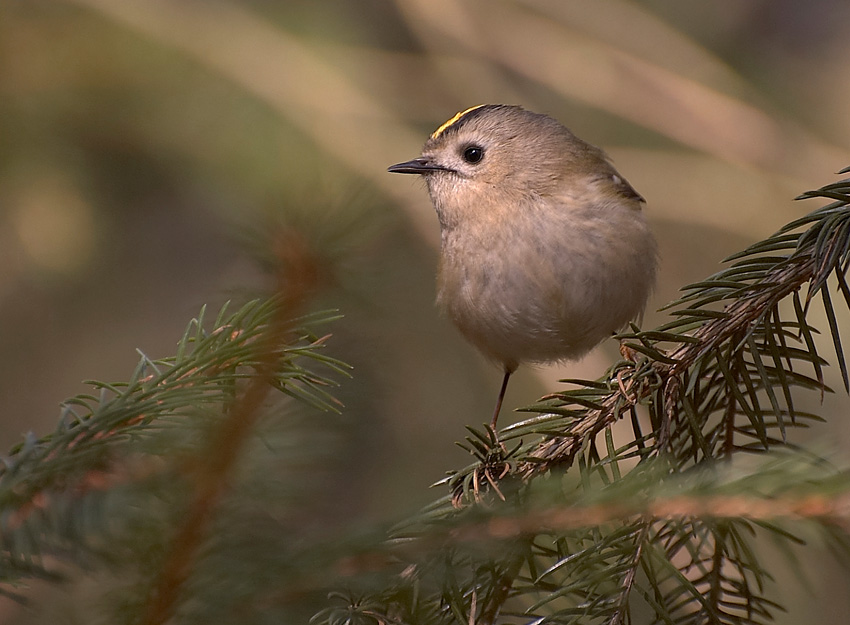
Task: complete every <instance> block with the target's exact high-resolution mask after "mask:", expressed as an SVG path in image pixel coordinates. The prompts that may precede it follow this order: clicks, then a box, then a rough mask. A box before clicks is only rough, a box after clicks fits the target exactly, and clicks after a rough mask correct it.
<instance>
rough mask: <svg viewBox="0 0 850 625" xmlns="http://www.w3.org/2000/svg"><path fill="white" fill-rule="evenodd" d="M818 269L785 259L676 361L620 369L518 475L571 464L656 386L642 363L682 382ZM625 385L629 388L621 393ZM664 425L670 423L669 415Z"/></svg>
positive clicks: (661, 435)
mask: <svg viewBox="0 0 850 625" xmlns="http://www.w3.org/2000/svg"><path fill="white" fill-rule="evenodd" d="M817 271H818V267H817V264H816V262H815V259H814V258H813V257H812V256H811V255H808V254H800V255H798V256H794V257H792V258H791V259H789V261H788V262H785V263H783V264H782V265H781V266H779V267H777V268H775V269H773V270H772V271H770V272H769V273H768V274H767V275H766V276H765V278H764V280H762V281H761V282H760V283H759V284H768V285H772V286H773V288H769V289H760V290H756V289H754V290H753V291H752V293H751V295H749V296H745V297H741V298H739V299H736V300H734V301H732V302H730V303H729V304H728V306H727V307H726V309H725V312H726V313H727V315H726V316H725V317H723V318H718V319H712V320H711V321H708V322H707V323H705V324H703V325H702V326H700V327H699V328H698V329H697V330H696V331H695V332H694V333H693V335H692V336H693V337H695V338H697V339H699V342H694V343H683V344H682V345H681V346H679V347H678V348H676V349H674V350H673V351H672V352H670V353H669V354H668V356H669V357H670V358H671V359H673V360H674V361H675V362H674V364H668V363H664V362H658V361H654V362H649V363H641V364H634V363H632V364H631V365H630V368H629V369H621V370H620V372H619V374H618V382H619V384H618V385H617V386H616V387H615V388H614V389H613V390H612V391H611V393H610V394H609V395H607V396H605V397H604V398H603V399H602V401H601V402H599V403H600V404H601V408H598V409H590V410H588V411H587V413H586V416H585V417H584V418H583V419H580V420H578V421H577V422H574V423H572V424H571V425H570V428H569V431H568V432H567V433H565V434H564V435H563V436H559V437H555V438H550V439H548V440H545V441H543V442H542V443H540V444H539V445H538V446H537V448H536V449H535V450H534V451H532V452H530V453H529V456H530V457H532V458H534V459H535V460H534V461H532V462H526V463H523V464H521V465H520V467H519V471H520V475H521V476H522V477H523V478H525V479H529V478H531V477H533V476H535V475H539V474H541V473H544V472H546V471H549V470H551V469H553V468H555V467H561V468H569V467H570V466H572V464H573V462H574V461H575V457H576V454H577V453H578V452H579V450H580V449H582V447H583V446H584V445H585V443H586V442H587V441H590V440H592V439H593V438H594V437H595V436H596V435H597V434H599V433H600V432H602V431H603V430H604V429H605V428H606V427H608V426H610V425H612V424H613V423H615V422H616V421H617V420H618V419H619V418H620V415H621V414H622V412H623V410H625V409H627V408H630V407H632V406H636V405H637V404H639V403H640V402H641V401H642V400H644V399H646V398H647V397H649V396H650V395H651V394H652V393H653V392H654V391H655V389H656V388H658V385H655V384H650V383H649V382H648V381H647V377H648V376H643V377H641V378H639V379H638V380H636V378H637V376H636V374H637V373H638V372H639V371H643V370H645V367H651V368H652V369H653V370H654V373H655V375H656V376H657V377H658V378H660V379H661V384H660V387H661V388H666V389H668V390H669V389H674V388H677V387H678V386H679V385H680V384H681V382H679V383H677V384H673V385H672V386H670V384H672V381H673V380H676V379H679V380H680V379H681V378H680V376H681V375H683V373H684V372H685V371H686V370H687V369H688V368H689V367H690V366H692V365H693V364H694V363H695V362H696V361H697V360H698V359H699V358H701V357H702V356H704V355H705V354H707V353H710V352H711V351H712V350H714V349H717V348H718V347H719V346H720V345H722V344H723V343H724V342H726V341H728V340H730V339H732V338H733V337H735V336H743V335H745V334H746V333H747V332H748V331H750V329H751V327H752V325H753V324H754V323H755V322H757V321H758V320H759V319H761V318H762V317H763V316H764V315H765V314H767V313H768V312H769V311H770V310H772V309H773V308H774V307H775V306H776V305H777V304H778V303H779V302H780V301H781V300H782V299H784V298H785V297H788V296H789V295H791V294H792V293H794V292H795V291H797V290H798V289H799V288H800V287H801V286H802V285H803V284H805V283H807V282H810V281H811V280H812V279H813V278H815V277H816V276H817ZM624 371H625V373H624ZM624 378H625V379H626V382H625V385H624V384H623V379H624ZM624 386H625V389H626V391H627V392H624V390H623V388H624ZM669 408H671V406H669V405H668V404H665V414H667V410H668V409H669ZM668 417H669V415H668ZM666 426H667V427H669V426H670V423H669V418H668V423H667V424H666ZM662 430H664V428H662ZM657 436H658V438H657V440H656V447H657V449H658V450H659V451H661V450H663V448H664V444H662V443H665V444H666V441H668V440H670V437H669V432H666V431H661V432H658V433H657Z"/></svg>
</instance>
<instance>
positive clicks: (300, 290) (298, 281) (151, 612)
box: [142, 231, 321, 625]
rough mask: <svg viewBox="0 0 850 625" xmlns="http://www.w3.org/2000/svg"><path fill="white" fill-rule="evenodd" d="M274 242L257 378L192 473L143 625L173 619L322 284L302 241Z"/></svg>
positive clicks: (286, 235) (284, 238) (291, 236)
mask: <svg viewBox="0 0 850 625" xmlns="http://www.w3.org/2000/svg"><path fill="white" fill-rule="evenodd" d="M276 243H277V245H276V249H275V252H276V256H277V259H278V261H279V263H280V269H279V273H278V276H277V279H278V291H279V293H280V294H281V301H280V305H279V306H278V308H277V310H276V311H275V315H274V317H273V318H272V320H271V321H270V323H269V327H268V332H267V334H266V336H265V337H264V338H263V339H261V344H262V348H261V349H262V351H261V353H260V355H259V357H258V364H257V365H256V370H255V375H254V377H252V379H251V381H250V382H249V383H248V385H247V386H246V388H245V389H244V391H243V392H242V394H241V395H240V396H239V397H238V398H237V399H236V401H235V402H234V403H233V405H232V406H231V407H230V410H229V412H228V414H227V416H226V417H225V419H224V420H223V422H222V423H221V425H220V427H219V428H218V431H217V432H215V433H214V435H213V437H212V441H211V443H210V445H209V447H208V449H207V450H206V451H205V453H204V454H203V455H202V456H201V457H199V458H198V459H197V462H196V467H197V468H196V470H195V471H194V472H193V474H192V475H193V478H194V480H195V483H194V485H193V491H194V496H193V498H192V500H191V501H190V502H189V504H188V507H187V509H186V512H185V514H184V515H183V516H182V522H181V524H180V526H179V527H178V528H177V531H176V532H175V534H174V538H173V542H172V547H171V550H170V551H169V552H168V554H167V556H166V559H165V562H164V564H163V566H162V569H161V571H160V575H159V579H158V580H157V582H156V584H155V585H154V588H153V589H152V592H151V594H150V596H149V598H148V602H147V606H146V608H145V616H144V618H143V620H142V623H144V624H145V625H162V624H163V623H166V622H167V621H169V620H170V619H171V618H172V617H173V616H174V614H175V612H176V608H177V606H178V603H179V599H180V595H181V593H182V590H183V587H184V586H185V583H186V581H187V580H188V579H189V576H190V575H191V573H192V570H193V568H194V565H195V562H196V560H197V557H198V552H199V550H200V547H201V546H202V544H203V542H204V540H206V538H207V536H208V534H209V530H210V526H211V525H212V522H213V520H214V513H215V510H216V508H217V506H218V504H219V502H220V501H221V500H222V498H223V496H224V495H225V494H226V492H227V490H228V486H229V478H230V476H231V475H232V474H233V470H234V468H235V465H236V463H237V461H238V459H239V456H240V452H241V451H242V450H243V448H244V445H245V443H246V441H247V440H248V438H249V437H250V435H251V433H252V432H253V431H254V426H255V425H256V423H257V420H258V418H259V416H260V414H261V407H262V403H263V401H264V400H265V398H266V396H267V395H268V394H269V392H270V391H271V389H272V388H273V387H272V382H273V381H274V378H275V368H276V364H277V361H278V359H279V357H280V355H279V348H280V346H282V345H285V344H286V343H287V341H289V340H291V339H292V338H293V337H292V330H293V328H292V327H291V322H290V320H291V319H294V318H296V317H297V316H298V315H299V314H300V313H301V312H302V311H303V308H304V306H305V304H306V302H307V300H308V298H309V297H310V296H311V295H312V293H313V292H314V291H315V289H316V288H317V286H318V284H319V282H320V276H321V272H320V264H319V263H318V262H317V259H316V257H315V256H314V255H313V254H312V252H311V250H310V249H309V247H308V245H307V243H306V242H305V241H304V239H303V238H301V237H300V236H299V235H298V234H297V233H295V232H293V231H285V232H283V233H281V236H280V237H279V238H278V239H277V241H276Z"/></svg>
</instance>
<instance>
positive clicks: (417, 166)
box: [387, 157, 451, 174]
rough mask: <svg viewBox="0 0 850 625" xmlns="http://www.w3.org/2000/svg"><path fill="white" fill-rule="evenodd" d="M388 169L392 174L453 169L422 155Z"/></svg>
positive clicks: (424, 172)
mask: <svg viewBox="0 0 850 625" xmlns="http://www.w3.org/2000/svg"><path fill="white" fill-rule="evenodd" d="M387 171H388V172H390V173H391V174H427V173H428V172H432V171H451V169H449V168H448V167H443V166H442V165H437V164H436V163H432V162H431V160H430V159H427V158H424V157H420V158H414V159H413V160H412V161H407V162H404V163H398V164H396V165H392V166H390V167H388V168H387Z"/></svg>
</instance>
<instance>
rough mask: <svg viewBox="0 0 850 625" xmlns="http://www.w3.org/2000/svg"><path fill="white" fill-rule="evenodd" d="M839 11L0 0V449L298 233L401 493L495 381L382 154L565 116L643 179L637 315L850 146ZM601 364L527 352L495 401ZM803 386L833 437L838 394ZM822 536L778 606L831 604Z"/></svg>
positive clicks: (725, 5) (434, 469) (547, 1)
mask: <svg viewBox="0 0 850 625" xmlns="http://www.w3.org/2000/svg"><path fill="white" fill-rule="evenodd" d="M848 27H850V3H848V2H847V1H846V0H812V1H809V2H799V1H796V0H715V1H714V2H710V3H707V2H696V1H691V0H647V1H644V2H632V1H628V0H577V1H574V0H570V1H564V0H397V1H395V2H393V1H390V0H322V1H316V0H286V1H278V2H274V1H271V0H265V1H263V0H232V1H230V2H225V1H219V0H204V1H201V0H170V1H165V0H144V1H138V0H136V1H133V0H3V2H2V3H0V400H2V404H0V405H2V409H3V417H2V420H1V421H0V450H2V449H8V448H9V447H10V446H11V445H12V444H13V443H14V442H16V441H17V440H19V439H20V437H21V435H22V433H24V432H26V431H34V432H36V433H39V434H41V433H44V432H47V431H49V430H50V429H51V428H52V427H53V426H54V424H55V422H56V419H57V417H58V404H59V402H60V401H61V400H63V399H64V398H66V397H68V396H71V395H74V394H76V393H79V392H81V391H83V390H85V387H84V386H83V385H82V383H81V381H82V380H85V379H101V380H108V381H119V380H122V379H125V378H126V377H127V376H128V375H129V374H130V372H131V371H132V369H133V367H134V365H135V363H136V360H137V357H138V356H137V353H136V351H135V350H136V349H137V348H138V349H141V350H142V351H144V353H146V354H148V355H149V356H151V357H161V356H167V355H169V354H170V353H171V352H172V351H173V346H174V345H175V343H176V341H177V339H178V338H179V336H180V335H181V333H182V331H183V328H184V327H185V325H186V324H187V323H188V321H189V320H190V319H191V318H192V317H193V316H194V315H195V314H197V312H198V309H199V308H200V307H201V305H203V304H210V305H211V306H213V307H214V308H217V307H218V306H219V305H220V304H221V303H222V302H224V301H225V300H227V299H230V298H234V299H237V300H239V299H244V298H245V297H248V296H250V295H251V294H252V293H259V292H262V290H263V289H264V288H265V286H267V279H266V276H265V273H264V250H263V242H264V241H266V240H267V239H268V236H267V235H268V234H269V232H273V231H274V229H275V228H279V227H297V228H299V229H300V230H302V231H304V232H305V233H307V234H308V236H309V237H310V240H311V241H314V242H315V244H316V245H317V246H319V247H321V248H322V249H323V250H324V251H325V252H326V253H327V258H328V263H329V266H330V267H331V268H332V271H331V274H332V279H331V280H329V282H328V285H327V288H326V289H325V290H324V291H323V293H322V295H321V296H320V297H319V299H318V301H317V302H316V304H315V305H316V307H317V308H323V307H324V308H338V309H340V310H341V311H342V313H343V314H344V315H345V317H344V319H343V320H342V321H339V322H337V323H336V324H335V325H334V327H333V332H334V338H333V340H332V341H331V348H330V351H331V352H332V354H333V355H335V356H337V357H340V358H342V359H343V360H346V361H348V362H349V363H351V364H352V365H353V366H354V367H355V369H354V372H353V374H354V378H353V380H352V381H349V382H346V383H344V384H343V386H342V387H341V388H340V389H339V393H338V395H339V396H340V397H341V398H342V399H343V401H344V402H345V404H346V406H347V409H346V413H345V416H346V418H347V419H350V424H349V427H348V428H347V430H346V431H347V436H348V437H349V441H348V443H349V444H348V449H350V452H349V454H350V457H349V458H347V459H345V462H346V463H347V465H346V466H347V467H348V471H347V473H346V474H347V479H349V480H350V491H349V492H350V494H351V496H350V498H349V503H350V502H351V501H357V502H358V503H357V506H356V508H358V510H357V512H358V514H359V515H360V517H362V519H367V520H368V519H384V518H387V517H391V516H393V515H397V514H401V513H403V512H404V511H406V510H410V509H412V508H413V507H415V506H417V505H419V504H422V503H424V502H426V501H428V500H429V499H431V498H433V497H435V496H436V495H437V494H438V493H436V492H435V491H433V490H430V491H429V490H428V489H427V486H428V485H429V484H430V483H431V482H433V481H436V480H437V479H439V478H440V477H441V476H442V474H443V472H444V471H446V470H447V469H451V468H455V467H458V466H462V465H463V464H466V462H467V460H466V456H465V454H464V452H463V451H462V450H460V449H459V448H457V447H455V446H454V445H453V444H452V443H453V441H455V440H459V439H462V438H463V436H464V434H465V431H464V429H463V424H465V423H470V424H475V425H477V424H480V423H482V422H484V421H486V420H487V419H488V418H489V414H490V411H491V409H492V402H493V400H494V399H495V395H496V392H497V389H498V383H499V381H500V377H501V376H500V372H499V371H498V370H497V369H496V368H495V367H493V366H492V365H490V364H488V363H487V362H485V361H484V360H483V359H482V358H481V357H480V356H478V355H477V354H476V353H475V352H474V351H473V349H472V348H471V347H468V346H467V345H466V344H465V343H463V341H462V339H461V338H460V336H459V335H458V334H457V333H456V332H455V330H453V329H452V328H451V327H450V325H449V324H448V322H447V321H445V320H443V319H440V318H439V317H438V315H437V314H436V310H435V308H434V306H433V291H434V287H433V279H434V269H435V265H436V254H437V243H438V229H437V222H436V219H435V217H434V215H433V210H432V209H431V206H430V203H429V201H428V199H427V194H426V192H425V190H424V187H423V185H422V184H421V182H419V181H418V180H414V179H413V177H402V176H391V175H389V174H387V173H386V167H387V166H388V165H390V164H392V163H395V162H399V161H402V160H408V159H410V158H413V157H414V156H416V155H418V153H419V150H420V147H421V144H422V143H423V142H424V140H425V138H426V137H427V135H428V133H430V132H431V131H432V130H433V129H434V128H436V127H437V126H438V125H439V124H440V123H442V122H443V121H444V120H445V119H447V118H448V117H450V116H451V115H453V114H454V113H455V112H456V111H458V110H462V109H465V108H467V107H469V106H471V105H474V104H479V103H484V102H503V103H510V104H521V105H523V106H525V107H527V108H530V109H532V110H536V111H540V112H546V113H548V114H550V115H552V116H554V117H556V118H558V119H560V120H561V121H563V122H564V123H565V124H566V125H568V126H569V127H570V128H571V129H572V130H573V131H574V132H575V133H576V134H578V135H579V136H581V137H582V138H584V139H586V140H588V141H590V142H592V143H595V144H597V145H599V146H601V147H603V148H604V149H605V150H606V151H608V153H609V154H610V155H611V156H612V158H613V159H614V162H615V164H616V165H617V167H618V169H619V170H620V172H621V173H622V174H623V175H624V176H626V177H627V178H628V179H629V180H630V182H631V183H632V184H633V185H634V186H635V188H637V189H638V190H639V191H640V192H641V193H642V194H643V195H644V196H645V197H646V198H647V200H648V207H647V211H648V213H647V214H648V216H649V219H650V221H651V223H652V225H653V227H654V229H655V231H656V233H657V236H658V239H659V244H660V248H661V255H662V267H661V275H660V281H659V285H658V288H657V290H656V293H655V295H654V297H653V299H652V301H651V306H650V307H651V309H652V310H650V311H649V312H648V314H647V317H646V320H645V324H646V325H650V324H655V323H657V322H659V321H660V320H662V319H663V315H662V314H660V313H655V312H653V311H654V309H656V308H658V307H659V306H661V305H663V304H664V303H666V302H667V301H670V300H671V299H674V298H675V297H676V292H677V290H678V289H679V288H680V287H681V286H682V285H684V284H686V283H688V282H693V281H697V280H699V279H700V278H702V277H704V276H707V275H709V274H711V273H713V272H714V271H716V270H717V269H718V268H719V265H718V263H719V261H720V260H721V259H722V258H723V257H724V256H726V255H727V254H730V253H732V252H735V251H737V250H739V249H741V248H742V247H744V246H746V245H748V244H749V243H752V242H755V241H757V240H758V239H760V238H763V237H765V236H767V235H769V234H770V233H772V232H773V231H775V230H776V229H777V228H778V227H780V226H781V225H782V224H784V223H786V222H788V221H790V220H792V219H794V218H795V217H798V216H800V215H802V214H803V213H805V212H808V211H809V210H812V209H814V208H816V207H817V204H813V203H811V202H810V203H800V202H796V203H795V202H794V201H793V200H792V199H793V197H794V196H796V195H797V194H799V193H800V192H802V191H805V190H807V189H811V188H816V187H819V186H821V185H823V184H826V183H828V182H831V181H833V180H835V176H834V172H836V171H837V170H839V169H840V168H842V167H845V166H848V165H850V114H848V106H847V102H848V101H850V80H849V79H850V63H848V61H850V38H848V37H847V36H846V33H847V29H848ZM841 323H842V324H844V326H845V327H848V319H847V317H846V316H845V317H843V318H842V320H841ZM824 353H828V349H825V350H824ZM616 357H617V351H616V345H614V344H608V345H604V346H602V347H600V348H599V349H598V350H597V351H595V352H594V353H593V354H592V355H590V356H588V357H587V358H586V359H584V360H583V361H582V362H580V363H572V364H569V365H564V366H559V367H553V368H547V369H540V370H531V369H528V368H525V369H522V370H521V371H520V373H519V374H518V375H517V376H516V379H515V380H514V382H513V383H512V386H511V389H510V391H509V394H508V398H507V403H506V407H507V408H514V407H519V406H522V405H526V404H529V403H531V402H533V401H534V400H535V399H536V398H537V397H539V396H540V395H541V394H543V393H544V392H546V391H547V390H554V389H556V388H557V382H556V381H557V380H558V379H559V378H563V377H585V378H595V377H596V376H598V375H600V374H601V373H602V372H603V371H604V370H605V368H606V367H607V366H608V365H609V364H610V363H611V362H613V360H614V359H615V358H616ZM832 382H833V386H836V387H838V386H840V384H837V383H836V378H833V380H832ZM813 407H814V408H817V409H818V410H823V412H825V413H827V414H828V416H829V417H830V420H831V421H830V423H829V424H828V425H827V426H825V427H823V428H820V429H819V430H818V431H817V432H813V433H812V434H811V435H810V437H811V438H813V439H814V440H815V441H816V444H818V445H821V447H822V448H823V449H825V453H827V454H832V455H834V456H835V457H837V458H839V459H840V458H842V457H843V455H842V450H843V449H846V446H847V444H848V442H850V436H848V433H850V430H848V427H847V421H846V420H847V414H846V413H847V407H848V401H847V398H846V397H845V396H842V395H840V394H839V395H836V396H835V397H828V398H827V399H826V402H825V406H824V407H823V408H820V407H819V406H813ZM503 415H506V413H503ZM504 418H505V421H506V422H507V421H508V420H509V419H510V418H511V417H509V416H505V417H504ZM517 418H518V417H517ZM799 440H807V439H806V438H805V435H804V436H803V437H801V438H800V439H799ZM824 557H825V556H824V554H823V553H816V554H815V555H813V556H811V558H809V559H808V560H805V561H804V562H803V564H802V565H801V566H802V567H803V570H804V571H805V572H806V573H807V575H808V576H809V582H810V588H809V589H802V588H801V587H800V585H799V583H797V582H796V581H794V580H793V579H788V580H785V583H784V585H785V586H788V587H791V588H793V589H794V590H793V592H788V593H785V594H786V598H787V600H788V601H790V602H793V604H794V605H792V606H791V607H792V608H794V609H792V616H791V617H788V620H786V621H782V620H781V621H780V622H788V623H793V622H800V621H799V620H796V619H799V617H800V615H801V614H805V615H807V619H808V621H810V622H821V623H845V622H846V614H847V611H848V609H850V600H848V598H847V596H848V592H847V591H848V577H847V575H846V573H844V572H842V571H841V569H839V568H837V567H835V566H834V565H833V564H832V563H831V562H828V561H827V563H821V562H820V561H819V559H820V558H824ZM782 579H784V578H781V579H780V581H782ZM799 606H805V607H802V608H801V607H799ZM801 610H802V611H801Z"/></svg>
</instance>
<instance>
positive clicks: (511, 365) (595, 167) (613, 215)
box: [388, 104, 658, 430]
mask: <svg viewBox="0 0 850 625" xmlns="http://www.w3.org/2000/svg"><path fill="white" fill-rule="evenodd" d="M388 171H389V172H392V173H399V174H419V175H421V176H423V177H424V179H425V182H426V184H427V186H428V192H429V194H430V196H431V201H432V203H433V204H434V209H435V210H436V212H437V218H438V219H439V222H440V232H441V244H440V261H439V271H438V275H437V303H438V306H439V307H440V308H441V309H442V311H443V312H444V313H445V314H446V315H447V316H448V317H449V319H451V320H452V322H454V324H455V325H456V326H457V328H458V329H459V330H460V331H461V333H462V334H463V335H464V336H465V337H466V338H467V339H468V340H469V341H470V342H471V343H472V344H473V345H474V346H475V347H477V348H478V349H479V350H480V351H481V352H482V353H483V354H484V355H485V356H487V357H488V358H490V359H491V360H493V361H495V362H497V363H499V364H501V365H502V367H503V368H504V378H503V379H502V386H501V389H500V391H499V397H498V399H497V402H496V409H495V411H494V413H493V418H492V421H491V427H492V428H493V429H494V430H495V428H496V421H497V419H498V417H499V412H500V411H501V407H502V401H503V399H504V397H505V390H506V389H507V385H508V380H509V379H510V376H511V374H512V373H513V372H514V371H515V370H516V368H517V367H518V366H519V364H520V363H521V362H529V363H547V362H555V361H566V360H575V359H578V358H580V357H581V356H583V355H584V354H586V353H587V352H588V351H590V350H591V349H592V348H593V347H595V346H596V345H597V344H598V343H599V342H601V341H602V340H603V339H604V338H605V337H607V336H610V335H611V334H612V333H614V332H616V331H617V330H619V329H621V328H623V327H624V326H625V325H626V324H627V323H628V322H629V321H630V320H632V319H635V318H637V317H639V316H640V315H641V314H642V312H643V309H644V307H645V305H646V301H647V298H648V297H649V293H650V291H651V290H652V287H653V285H654V283H655V271H656V265H657V256H658V253H657V249H656V244H655V239H654V237H653V236H652V232H651V231H650V229H649V226H648V225H647V223H646V218H645V216H644V213H643V211H642V210H641V208H642V204H643V203H644V199H643V197H641V195H640V194H639V193H638V192H637V191H635V190H634V189H633V188H632V186H631V185H630V184H629V183H628V182H626V180H625V178H623V177H622V176H621V175H620V174H619V173H617V170H616V169H614V167H613V165H611V162H610V160H609V159H608V157H607V155H606V154H605V153H604V152H603V151H602V150H601V149H599V148H597V147H595V146H593V145H590V144H589V143H586V142H584V141H582V140H581V139H579V138H578V137H576V136H575V135H574V134H573V133H572V132H570V131H569V130H568V129H567V128H566V127H564V126H563V125H561V124H560V123H559V122H558V121H556V120H555V119H553V118H551V117H549V116H548V115H542V114H539V113H533V112H531V111H527V110H525V109H523V108H521V107H519V106H509V105H504V104H482V105H479V106H474V107H472V108H469V109H467V110H465V111H462V112H460V113H458V114H457V115H455V116H454V117H452V118H451V119H449V120H448V121H447V122H445V123H444V124H443V125H442V126H440V127H439V128H437V130H435V131H434V133H433V134H432V135H431V137H430V138H429V139H428V141H427V142H426V143H425V146H424V148H423V149H422V155H421V156H420V157H419V158H415V159H413V160H411V161H407V162H404V163H398V164H396V165H393V166H391V167H389V169H388Z"/></svg>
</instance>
